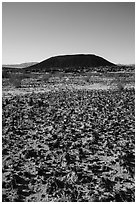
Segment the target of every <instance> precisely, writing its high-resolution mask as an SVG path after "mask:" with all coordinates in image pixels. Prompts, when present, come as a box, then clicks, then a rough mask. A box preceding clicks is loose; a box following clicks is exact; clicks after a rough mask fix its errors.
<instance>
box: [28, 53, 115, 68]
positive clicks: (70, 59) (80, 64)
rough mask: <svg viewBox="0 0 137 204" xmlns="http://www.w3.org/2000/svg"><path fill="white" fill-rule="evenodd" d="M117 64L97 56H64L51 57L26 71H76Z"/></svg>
mask: <svg viewBox="0 0 137 204" xmlns="http://www.w3.org/2000/svg"><path fill="white" fill-rule="evenodd" d="M114 65H115V64H113V63H111V62H109V61H107V60H105V59H104V58H102V57H99V56H96V55H91V54H89V55H84V54H78V55H62V56H55V57H51V58H49V59H47V60H44V61H42V62H40V63H38V64H36V65H33V66H30V67H27V68H24V69H25V70H26V71H59V70H61V71H66V70H67V71H74V69H79V70H81V71H82V69H83V68H88V67H100V66H114Z"/></svg>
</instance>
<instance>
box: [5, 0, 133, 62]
mask: <svg viewBox="0 0 137 204" xmlns="http://www.w3.org/2000/svg"><path fill="white" fill-rule="evenodd" d="M80 53H82V54H95V55H98V56H101V57H103V58H105V59H107V60H109V61H110V62H112V63H115V64H119V63H120V64H134V63H135V3H134V2H3V3H2V64H16V63H23V62H41V61H43V60H45V59H47V58H50V57H52V56H56V55H69V54H70V55H71V54H80Z"/></svg>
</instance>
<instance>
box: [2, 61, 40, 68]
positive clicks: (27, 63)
mask: <svg viewBox="0 0 137 204" xmlns="http://www.w3.org/2000/svg"><path fill="white" fill-rule="evenodd" d="M37 63H38V62H25V63H21V64H4V65H2V67H10V68H25V67H30V66H32V65H35V64H37Z"/></svg>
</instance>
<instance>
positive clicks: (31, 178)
mask: <svg viewBox="0 0 137 204" xmlns="http://www.w3.org/2000/svg"><path fill="white" fill-rule="evenodd" d="M3 90H4V89H3ZM5 93H6V92H3V101H2V108H3V112H2V162H3V165H2V175H3V179H2V189H3V194H2V198H3V201H4V202H15V201H18V202H20V201H21V202H28V201H31V202H32V201H39V202H41V201H45V202H46V201H62V202H65V201H69V202H73V201H76V202H81V201H83V202H86V201H87V202H88V201H94V202H104V201H105V202H111V201H112V202H120V201H121V202H133V201H135V178H134V177H135V101H134V100H135V90H134V88H132V87H130V88H128V89H127V88H120V89H104V90H102V89H99V90H98V89H90V90H89V89H75V88H74V89H73V88H72V89H68V88H67V89H57V90H55V89H53V90H50V91H47V92H36V93H35V92H32V91H31V92H26V93H25V94H10V97H6V95H4V94H5ZM8 96H9V95H8Z"/></svg>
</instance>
